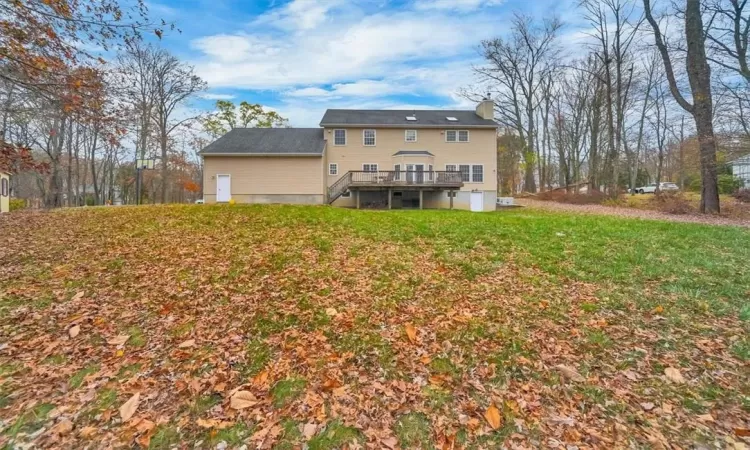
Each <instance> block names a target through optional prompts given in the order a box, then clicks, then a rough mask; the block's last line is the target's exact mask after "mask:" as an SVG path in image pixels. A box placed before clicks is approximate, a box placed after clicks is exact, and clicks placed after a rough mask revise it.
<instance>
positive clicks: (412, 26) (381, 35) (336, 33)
mask: <svg viewBox="0 0 750 450" xmlns="http://www.w3.org/2000/svg"><path fill="white" fill-rule="evenodd" d="M283 8H284V10H285V11H286V10H287V9H288V8H289V6H288V5H287V6H285V7H283ZM330 12H331V11H329V13H330ZM270 14H272V13H269V15H270ZM331 14H332V16H331V18H330V19H331V20H332V21H333V23H332V24H331V23H327V22H326V23H322V22H320V21H318V22H315V21H314V20H313V21H312V22H311V21H309V20H308V19H305V20H301V21H298V22H295V23H296V25H295V26H296V28H295V32H294V33H284V34H278V33H274V32H273V31H269V30H264V29H263V28H259V29H258V31H257V32H255V33H246V32H236V33H233V34H218V35H213V36H207V37H203V38H200V39H196V40H194V41H193V42H192V43H191V45H192V46H193V48H195V49H197V50H199V51H200V52H201V53H202V57H200V58H199V59H198V60H197V61H194V64H195V66H196V68H197V70H198V71H199V74H200V75H201V77H203V78H204V79H205V80H206V81H208V83H209V84H210V85H211V86H212V87H234V88H245V89H282V90H286V89H292V88H304V87H319V86H320V85H332V84H336V83H339V84H345V83H349V82H351V81H352V80H360V79H366V80H372V79H381V78H384V77H394V76H397V75H398V74H399V73H400V72H403V71H408V70H411V69H413V68H414V67H417V66H421V65H424V64H425V63H432V64H434V63H439V62H450V61H451V60H452V59H454V58H460V57H466V55H467V54H468V55H469V57H473V56H475V52H474V50H473V48H472V47H473V46H475V45H477V44H478V43H479V41H480V40H481V39H482V38H486V37H489V36H492V35H493V33H494V32H495V29H496V23H497V17H488V16H486V15H483V14H474V15H468V16H463V17H462V18H461V20H457V18H456V17H454V16H453V15H451V14H449V13H443V12H438V11H435V12H423V13H420V14H417V15H415V14H414V13H413V12H410V11H387V12H380V13H375V14H371V15H368V16H365V17H364V18H362V17H363V16H362V15H357V14H353V15H352V14H351V13H350V12H347V13H340V14H339V13H331ZM278 20H282V21H283V20H286V19H278ZM310 20H312V19H310ZM285 23H286V22H285ZM312 23H316V26H315V27H314V28H309V26H310V25H311V24H312ZM436 30H439V31H436ZM427 82H428V83H429V80H427ZM367 87H369V88H373V89H374V88H384V89H385V86H376V85H370V86H367ZM361 88H362V86H360V85H353V86H349V87H346V86H341V89H343V90H346V89H350V90H352V94H354V91H356V90H357V89H361Z"/></svg>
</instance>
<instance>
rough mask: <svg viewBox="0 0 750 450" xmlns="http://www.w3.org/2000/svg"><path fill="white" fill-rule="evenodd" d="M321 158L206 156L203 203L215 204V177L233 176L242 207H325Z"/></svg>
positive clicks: (233, 192)
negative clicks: (272, 205) (315, 205)
mask: <svg viewBox="0 0 750 450" xmlns="http://www.w3.org/2000/svg"><path fill="white" fill-rule="evenodd" d="M323 161H324V158H322V157H321V156H208V155H206V156H204V158H203V164H204V169H203V199H204V201H205V202H206V203H215V202H216V176H217V175H230V177H231V186H230V189H231V195H232V198H233V199H234V200H235V201H237V202H240V203H323V202H324V200H325V195H324V190H323V185H324V179H323Z"/></svg>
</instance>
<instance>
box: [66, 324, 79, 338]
mask: <svg viewBox="0 0 750 450" xmlns="http://www.w3.org/2000/svg"><path fill="white" fill-rule="evenodd" d="M80 332H81V327H80V326H79V325H73V326H72V327H70V328H69V329H68V336H70V337H71V338H74V337H76V336H78V333H80Z"/></svg>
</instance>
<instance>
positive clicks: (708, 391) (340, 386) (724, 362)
mask: <svg viewBox="0 0 750 450" xmlns="http://www.w3.org/2000/svg"><path fill="white" fill-rule="evenodd" d="M0 236H1V237H0V426H2V431H0V433H1V434H0V446H1V445H3V444H12V443H19V444H20V443H33V444H35V445H37V446H40V447H67V448H82V447H84V446H89V447H106V446H117V445H126V446H142V447H148V448H155V449H169V448H173V447H183V448H194V447H195V448H213V447H215V446H216V445H217V444H220V443H221V442H224V443H226V444H227V447H228V448H237V447H240V446H242V445H243V444H247V446H248V448H279V449H294V448H302V446H303V445H305V444H306V445H307V447H308V448H310V449H313V450H314V449H332V448H364V447H366V446H367V447H370V448H420V447H421V448H497V447H498V446H500V445H502V444H504V445H506V446H508V447H512V446H516V447H517V448H528V447H552V448H565V446H566V445H568V446H578V447H579V448H666V447H669V445H670V444H673V445H677V446H679V447H680V448H689V447H693V446H698V447H700V446H704V447H712V448H713V447H731V446H733V445H735V444H737V447H736V448H743V447H741V445H742V443H743V442H744V443H748V440H747V439H748V435H750V333H749V332H750V263H749V262H750V231H748V230H743V229H739V228H734V227H711V226H705V225H694V224H677V223H667V222H658V221H638V220H630V219H623V218H619V217H600V216H590V215H586V216H583V215H571V214H560V213H551V212H542V211H535V210H529V209H522V210H513V211H504V212H497V213H482V214H477V213H469V212H463V211H356V210H346V209H337V208H331V207H294V206H239V205H237V206H233V207H231V206H224V207H221V206H165V207H160V206H146V207H110V208H105V207H102V208H87V209H76V210H61V211H55V212H50V213H13V214H10V215H8V216H5V217H2V218H0ZM743 440H744V441H743Z"/></svg>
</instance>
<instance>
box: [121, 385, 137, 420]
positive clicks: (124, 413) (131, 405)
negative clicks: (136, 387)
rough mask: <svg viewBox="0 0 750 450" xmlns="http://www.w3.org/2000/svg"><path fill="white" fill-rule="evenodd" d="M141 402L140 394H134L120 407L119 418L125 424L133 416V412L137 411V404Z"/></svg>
mask: <svg viewBox="0 0 750 450" xmlns="http://www.w3.org/2000/svg"><path fill="white" fill-rule="evenodd" d="M140 400H141V393H140V392H136V393H135V394H134V395H133V396H132V397H130V400H128V401H126V402H125V403H123V404H122V406H120V418H121V419H122V421H123V422H127V421H128V420H130V418H131V417H133V414H135V410H136V409H138V402H140Z"/></svg>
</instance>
